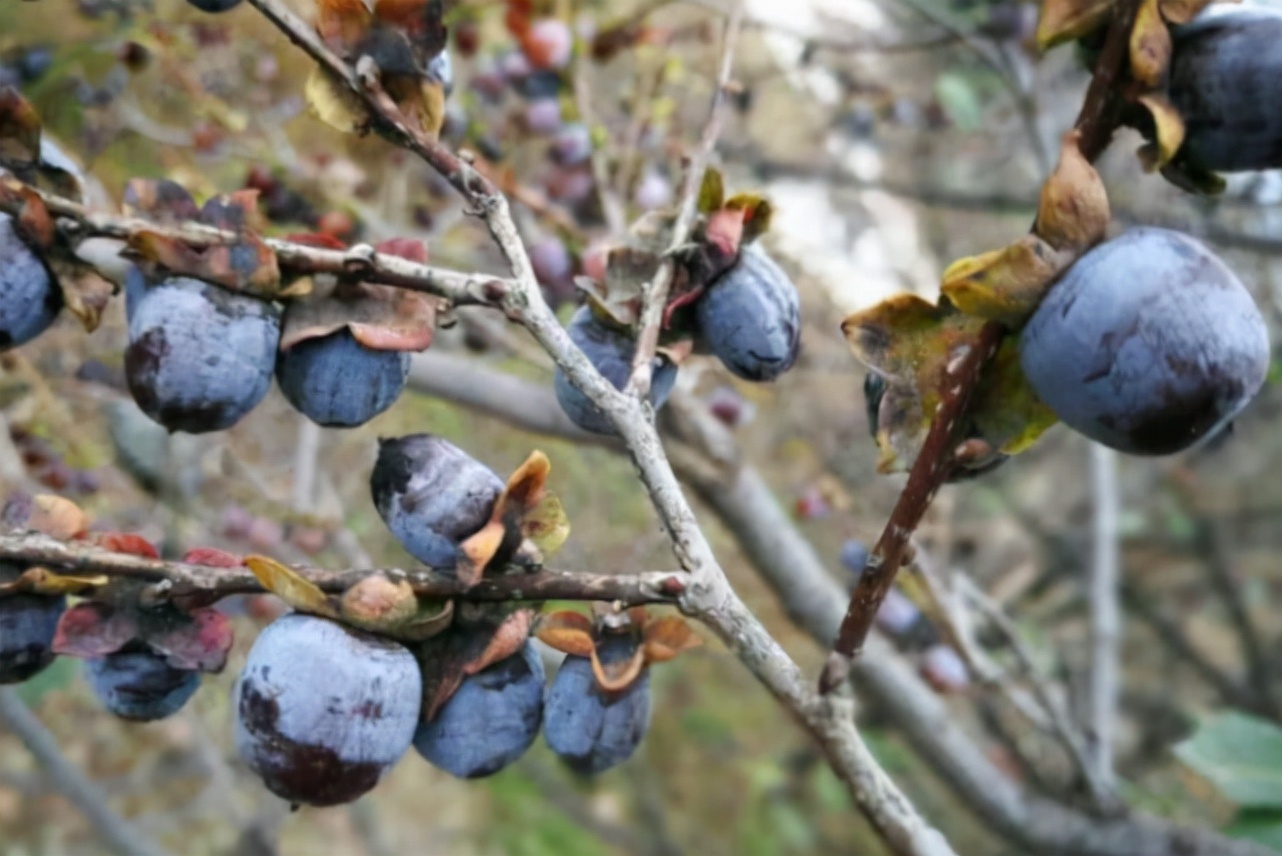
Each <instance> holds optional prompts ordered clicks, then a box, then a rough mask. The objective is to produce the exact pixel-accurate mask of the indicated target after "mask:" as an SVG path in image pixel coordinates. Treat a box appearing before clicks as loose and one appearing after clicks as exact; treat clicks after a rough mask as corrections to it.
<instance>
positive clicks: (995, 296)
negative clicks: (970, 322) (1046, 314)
mask: <svg viewBox="0 0 1282 856" xmlns="http://www.w3.org/2000/svg"><path fill="white" fill-rule="evenodd" d="M1072 258H1073V256H1072V254H1071V252H1070V253H1058V252H1056V251H1055V250H1054V249H1052V248H1051V246H1050V245H1049V244H1047V243H1046V242H1045V241H1043V240H1042V239H1041V238H1039V237H1038V236H1036V235H1025V236H1023V237H1022V238H1020V239H1019V240H1018V241H1016V242H1015V243H1013V244H1011V245H1010V246H1008V247H1004V248H1003V249H1000V250H994V251H992V252H989V253H984V254H982V255H979V256H973V257H970V258H964V259H959V260H958V261H956V262H953V264H952V265H950V266H949V267H948V269H947V270H945V271H944V281H943V285H942V291H943V293H944V295H945V296H947V297H948V299H949V300H950V301H952V303H953V305H954V306H956V307H957V308H958V309H959V310H961V311H962V312H964V313H966V314H967V315H973V316H975V317H976V318H983V319H985V320H988V321H997V322H999V323H1001V324H1004V325H1006V326H1007V327H1010V328H1011V329H1018V328H1019V327H1020V326H1021V325H1022V324H1023V323H1024V321H1026V320H1027V319H1028V316H1029V315H1031V314H1032V313H1033V311H1034V310H1035V309H1037V306H1038V304H1039V303H1041V300H1042V297H1043V296H1045V294H1046V292H1047V291H1048V290H1049V289H1050V286H1051V283H1052V282H1053V281H1054V279H1055V277H1056V276H1058V275H1059V273H1060V271H1061V270H1063V269H1064V268H1065V267H1067V266H1068V264H1069V263H1071V261H1072Z"/></svg>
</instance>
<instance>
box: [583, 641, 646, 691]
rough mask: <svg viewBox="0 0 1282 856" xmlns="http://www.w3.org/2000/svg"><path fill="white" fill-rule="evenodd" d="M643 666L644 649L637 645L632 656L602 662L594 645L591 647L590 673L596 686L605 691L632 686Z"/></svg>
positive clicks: (620, 689) (619, 689)
mask: <svg viewBox="0 0 1282 856" xmlns="http://www.w3.org/2000/svg"><path fill="white" fill-rule="evenodd" d="M644 668H645V649H644V647H642V646H640V645H638V646H637V648H636V650H635V651H633V652H632V656H631V657H629V658H628V659H626V660H620V661H616V662H611V663H602V662H601V658H600V657H599V656H597V649H596V646H593V648H592V674H593V676H594V677H595V678H596V682H597V686H599V687H600V688H601V689H603V690H605V691H606V692H611V693H614V692H621V691H622V690H626V689H627V688H628V687H630V686H632V683H633V681H635V680H636V679H637V678H638V677H640V675H641V670H642V669H644Z"/></svg>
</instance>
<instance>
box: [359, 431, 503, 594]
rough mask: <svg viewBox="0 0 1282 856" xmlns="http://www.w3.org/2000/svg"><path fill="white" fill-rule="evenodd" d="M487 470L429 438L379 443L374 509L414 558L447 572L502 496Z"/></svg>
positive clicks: (373, 475)
mask: <svg viewBox="0 0 1282 856" xmlns="http://www.w3.org/2000/svg"><path fill="white" fill-rule="evenodd" d="M503 487H504V485H503V482H502V480H501V479H500V478H499V477H498V476H496V475H495V474H494V472H493V471H492V470H490V468H489V467H487V466H485V465H484V464H482V463H480V462H479V461H477V460H475V459H474V458H472V456H471V455H469V454H468V453H467V452H464V451H463V450H462V449H460V448H459V447H458V446H455V445H454V444H453V443H451V442H449V441H448V440H443V439H441V438H440V437H436V436H433V435H431V434H410V435H408V436H406V437H398V438H392V439H382V440H379V445H378V461H377V462H376V463H375V464H374V472H373V473H371V474H370V492H371V493H372V494H373V497H374V507H375V508H377V509H378V513H379V516H380V517H382V518H383V522H384V523H385V524H387V528H388V529H390V530H391V532H392V535H393V536H395V538H396V540H397V541H399V542H400V543H401V546H402V547H404V548H405V550H406V551H407V552H408V553H409V554H410V555H411V556H413V557H414V558H416V559H418V560H419V561H420V562H422V563H424V564H425V565H430V566H431V567H433V568H436V569H438V570H441V571H445V572H448V571H449V570H450V569H451V568H453V567H454V565H455V564H456V563H457V562H458V560H459V559H460V558H461V552H460V550H459V546H458V545H459V544H460V543H461V542H462V541H464V540H466V539H467V537H468V536H469V535H473V534H475V533H476V531H477V530H479V529H480V528H481V527H482V526H484V525H485V524H486V523H488V522H489V520H490V513H491V511H493V509H494V503H495V501H496V500H497V499H498V498H499V494H501V493H502V492H503Z"/></svg>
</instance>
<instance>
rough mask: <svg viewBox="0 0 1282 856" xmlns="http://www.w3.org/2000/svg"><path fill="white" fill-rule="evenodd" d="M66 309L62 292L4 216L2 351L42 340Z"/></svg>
mask: <svg viewBox="0 0 1282 856" xmlns="http://www.w3.org/2000/svg"><path fill="white" fill-rule="evenodd" d="M61 309H62V289H60V288H59V287H58V284H57V283H55V282H54V281H53V278H52V277H51V276H49V271H48V270H47V269H46V268H45V266H44V263H43V262H41V261H40V259H39V258H38V257H37V256H36V254H35V253H33V252H32V251H31V248H30V247H28V246H27V245H26V244H25V243H23V241H22V239H21V238H19V237H18V233H17V232H16V231H14V228H13V218H11V217H10V216H9V215H8V214H0V351H7V350H9V349H10V348H16V347H17V346H18V345H21V344H23V343H25V342H29V341H31V340H32V339H34V338H35V337H37V336H39V335H40V334H41V333H43V332H44V331H45V330H46V329H48V327H49V325H50V324H52V323H53V319H54V318H56V317H57V316H58V312H59V311H61Z"/></svg>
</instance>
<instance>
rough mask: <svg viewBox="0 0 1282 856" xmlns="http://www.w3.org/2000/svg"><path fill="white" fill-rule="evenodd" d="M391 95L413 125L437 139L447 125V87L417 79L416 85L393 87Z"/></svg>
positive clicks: (435, 81) (439, 83)
mask: <svg viewBox="0 0 1282 856" xmlns="http://www.w3.org/2000/svg"><path fill="white" fill-rule="evenodd" d="M391 95H392V98H393V100H395V101H396V104H397V106H398V107H400V108H401V112H402V113H404V114H405V116H406V118H408V119H409V120H410V122H411V123H417V124H418V126H419V127H420V128H422V129H423V132H424V133H426V134H427V135H428V136H429V137H432V138H433V139H435V138H436V137H438V136H440V133H441V128H442V127H443V126H444V125H445V85H444V84H443V83H441V82H440V81H439V80H428V79H425V78H415V80H414V85H413V86H408V87H392V89H391Z"/></svg>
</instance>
